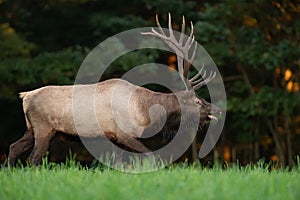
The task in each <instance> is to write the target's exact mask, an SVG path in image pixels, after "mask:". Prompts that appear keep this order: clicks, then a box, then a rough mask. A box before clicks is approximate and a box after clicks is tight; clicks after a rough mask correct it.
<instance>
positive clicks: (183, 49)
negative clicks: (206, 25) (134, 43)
mask: <svg viewBox="0 0 300 200" xmlns="http://www.w3.org/2000/svg"><path fill="white" fill-rule="evenodd" d="M156 24H157V26H158V29H159V32H160V33H159V32H157V31H156V30H154V28H152V29H151V31H152V32H143V33H142V34H143V35H152V36H155V37H157V38H160V39H161V40H162V41H164V42H165V43H166V44H167V45H168V46H169V47H170V48H171V49H173V50H174V51H175V53H176V56H177V65H178V72H179V75H180V77H181V79H182V80H183V82H184V84H185V86H186V89H188V88H189V86H192V87H193V89H194V90H197V89H199V88H200V87H202V86H203V85H206V84H207V83H209V82H210V81H211V80H212V79H213V78H214V77H215V75H216V73H215V72H214V73H213V72H211V73H210V75H209V76H208V77H206V78H204V77H205V76H206V71H204V75H203V76H202V78H200V79H199V80H196V79H198V78H199V76H200V75H201V72H202V70H203V68H204V65H203V66H202V68H201V70H200V71H199V72H198V73H197V74H196V75H195V76H194V77H193V78H191V79H190V80H188V81H187V77H188V72H189V68H190V65H191V63H192V62H193V60H194V58H195V55H196V51H197V42H195V36H194V26H193V23H192V22H191V32H190V35H189V37H188V38H187V39H186V41H185V42H184V35H185V18H184V16H182V25H181V34H180V37H179V40H177V39H176V37H175V36H174V32H173V29H172V24H171V14H170V13H169V21H168V27H169V36H167V35H166V33H165V32H164V31H163V28H162V27H161V25H160V23H159V20H158V15H156ZM192 47H193V51H192V55H191V56H189V51H190V50H191V48H192Z"/></svg>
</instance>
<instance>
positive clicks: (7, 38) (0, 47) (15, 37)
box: [0, 23, 34, 59]
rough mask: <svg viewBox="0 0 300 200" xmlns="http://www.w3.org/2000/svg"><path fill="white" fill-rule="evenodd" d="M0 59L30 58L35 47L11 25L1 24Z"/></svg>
mask: <svg viewBox="0 0 300 200" xmlns="http://www.w3.org/2000/svg"><path fill="white" fill-rule="evenodd" d="M0 41H1V42H0V52H1V53H0V59H5V58H11V57H15V56H23V57H28V56H29V55H30V51H31V50H33V49H34V45H33V44H32V43H30V42H27V41H26V40H24V39H23V38H22V37H21V36H20V35H19V34H17V33H16V32H15V30H14V29H13V28H12V27H11V26H9V24H7V23H5V24H0Z"/></svg>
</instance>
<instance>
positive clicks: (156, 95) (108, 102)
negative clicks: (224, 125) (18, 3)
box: [8, 15, 221, 165]
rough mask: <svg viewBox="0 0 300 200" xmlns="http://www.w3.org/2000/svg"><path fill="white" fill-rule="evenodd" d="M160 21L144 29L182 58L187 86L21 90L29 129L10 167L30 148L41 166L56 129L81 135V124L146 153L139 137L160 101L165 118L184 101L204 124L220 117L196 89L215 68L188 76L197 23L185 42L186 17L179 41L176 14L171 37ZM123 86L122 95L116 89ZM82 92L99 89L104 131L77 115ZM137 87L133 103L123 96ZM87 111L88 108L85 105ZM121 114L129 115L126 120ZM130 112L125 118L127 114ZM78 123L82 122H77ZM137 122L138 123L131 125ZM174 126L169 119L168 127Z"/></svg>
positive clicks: (88, 132)
mask: <svg viewBox="0 0 300 200" xmlns="http://www.w3.org/2000/svg"><path fill="white" fill-rule="evenodd" d="M156 23H157V26H158V30H159V32H160V33H159V32H157V31H155V30H154V29H152V31H151V32H146V33H142V34H145V35H151V36H154V37H157V38H159V39H161V40H162V41H164V42H165V43H166V44H167V45H168V46H169V47H170V48H171V49H173V50H174V51H175V53H176V56H177V65H178V72H179V75H180V77H181V80H182V81H183V83H184V85H185V86H186V89H185V90H182V91H178V92H177V93H176V94H175V93H160V92H154V91H152V90H149V89H146V88H144V87H140V86H137V85H134V84H132V83H130V82H128V81H125V80H122V79H116V78H114V79H109V80H106V81H102V82H99V83H95V84H86V85H67V86H45V87H42V88H39V89H36V90H32V91H28V92H21V93H20V98H21V99H22V101H23V111H24V115H25V120H26V126H27V130H26V132H25V134H24V136H23V137H22V138H21V139H19V140H18V141H16V142H15V143H13V144H11V145H10V149H9V156H8V161H9V164H10V165H14V163H15V161H16V159H17V158H18V156H19V155H20V154H21V153H23V152H25V151H29V150H32V151H31V154H30V156H29V162H30V163H31V164H34V165H35V164H40V163H41V160H42V157H43V156H44V155H45V154H46V152H47V150H48V148H49V144H50V142H51V139H52V138H53V137H54V135H55V134H56V132H58V131H60V132H63V133H65V134H67V135H73V136H77V135H78V134H79V133H78V126H80V127H79V129H80V130H81V131H80V132H81V134H82V135H83V136H84V137H87V138H93V137H97V136H105V137H107V138H109V139H110V140H113V141H115V142H117V143H120V144H123V145H125V146H127V147H129V148H132V149H134V150H136V151H138V152H141V153H145V152H150V150H149V149H148V148H147V147H146V146H145V145H144V144H142V143H141V142H140V141H139V140H138V138H139V137H141V135H143V133H144V132H145V131H146V130H149V128H150V130H151V126H153V125H154V124H156V123H157V122H159V121H160V120H161V119H162V116H160V115H159V114H158V115H155V114H154V115H151V114H150V112H149V110H150V109H151V107H152V106H153V105H157V104H159V105H161V106H163V107H164V109H165V117H166V118H170V117H171V118H172V117H173V118H172V119H174V115H175V116H178V115H180V113H181V108H180V102H179V100H178V97H180V98H181V102H183V104H184V105H185V106H187V107H189V106H191V107H192V108H196V109H194V110H192V111H191V112H197V113H199V114H200V115H199V116H200V120H199V121H200V123H201V124H203V123H205V122H207V121H210V120H214V119H217V117H216V116H217V115H219V114H220V112H221V110H220V109H219V108H218V107H216V106H214V105H212V104H210V103H208V102H206V101H205V100H204V99H203V98H200V97H198V96H197V95H196V93H195V91H196V90H198V89H199V88H201V87H202V86H204V85H206V84H208V83H209V82H210V81H211V80H212V79H213V78H214V77H215V76H216V73H215V72H211V73H210V75H208V76H202V77H200V75H201V74H200V73H201V71H202V70H203V68H204V66H202V69H201V70H200V71H199V72H198V73H197V74H196V75H195V76H194V77H192V78H191V79H188V76H187V75H188V71H189V67H190V65H191V64H190V63H192V61H193V59H194V57H195V54H196V50H197V44H196V43H195V41H194V35H193V31H194V30H193V24H192V22H191V33H190V36H189V37H188V38H187V39H186V40H185V39H184V37H183V35H184V34H185V20H184V17H183V21H182V30H181V37H180V38H179V40H177V39H176V38H175V36H174V33H173V29H172V25H171V16H170V15H169V21H168V23H169V34H168V35H167V34H166V33H165V32H164V31H163V29H162V27H161V25H160V23H159V21H158V17H157V16H156ZM192 49H193V51H192V56H189V55H190V54H189V51H190V50H192ZM116 88H119V89H118V91H119V92H118V93H114V90H115V89H116ZM75 90H76V91H79V92H82V94H84V93H85V92H86V91H89V90H93V91H94V92H95V96H94V98H95V102H94V103H95V104H94V106H95V115H96V116H97V123H98V124H99V125H100V127H101V130H102V131H97V130H96V129H94V128H93V127H92V126H93V124H92V125H91V122H90V119H89V118H88V117H86V115H85V114H84V113H82V114H80V115H79V116H75V115H74V112H73V107H72V103H73V100H74V99H73V92H74V91H75ZM131 91H132V95H131V97H130V100H129V101H128V102H125V100H124V99H123V97H124V95H126V94H127V93H129V92H131ZM112 98H114V99H115V101H117V104H116V105H114V107H113V105H112ZM86 100H87V99H86V96H84V95H82V96H80V97H79V101H81V102H85V101H86ZM126 103H128V109H125V108H124V106H123V105H124V104H126ZM82 105H83V107H82V110H83V111H84V110H85V109H88V108H85V107H84V104H82ZM114 112H117V113H118V115H120V116H121V118H120V119H119V121H120V120H121V123H122V124H123V125H125V126H127V127H126V130H127V132H125V131H124V129H123V128H120V126H119V122H118V123H117V120H116V119H115V116H116V115H115V113H114ZM122 116H124V117H123V118H122ZM125 116H126V117H125ZM75 118H76V121H77V122H79V123H78V124H79V125H78V124H75ZM175 119H177V121H174V120H173V122H172V123H180V116H179V117H175ZM132 123H135V124H136V126H132ZM167 126H169V124H168V123H166V124H165V125H164V127H167Z"/></svg>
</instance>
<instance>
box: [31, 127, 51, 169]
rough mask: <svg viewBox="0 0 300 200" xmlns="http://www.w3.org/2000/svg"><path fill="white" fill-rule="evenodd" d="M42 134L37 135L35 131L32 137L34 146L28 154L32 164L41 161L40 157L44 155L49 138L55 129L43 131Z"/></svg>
mask: <svg viewBox="0 0 300 200" xmlns="http://www.w3.org/2000/svg"><path fill="white" fill-rule="evenodd" d="M45 133H46V134H44V135H42V136H41V135H39V134H38V132H37V133H35V137H34V147H33V150H32V152H31V154H30V156H29V162H30V163H31V164H32V165H39V164H41V162H42V158H43V157H44V156H45V155H46V152H47V150H48V148H49V146H50V142H51V139H52V138H53V136H54V135H55V131H53V130H52V131H48V132H45Z"/></svg>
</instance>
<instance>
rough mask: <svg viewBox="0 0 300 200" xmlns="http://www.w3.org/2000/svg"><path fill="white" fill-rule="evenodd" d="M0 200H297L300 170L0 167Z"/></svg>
mask: <svg viewBox="0 0 300 200" xmlns="http://www.w3.org/2000/svg"><path fill="white" fill-rule="evenodd" d="M0 199H1V200H2V199H71V200H75V199H130V200H135V199H272V200H275V199H284V200H286V199H300V168H299V167H298V168H294V169H293V170H291V171H283V170H272V171H269V170H267V169H266V167H265V166H263V164H261V165H252V166H248V167H244V168H239V167H234V166H233V167H228V169H221V168H219V167H216V168H213V169H206V168H202V167H197V166H189V167H188V166H185V165H180V166H172V167H169V168H167V169H161V170H158V171H155V172H149V173H142V174H132V173H123V172H120V171H116V170H111V169H108V168H105V169H103V168H101V167H95V168H93V169H87V168H84V167H81V166H80V165H78V164H75V163H72V162H71V164H70V163H69V164H68V165H53V164H44V165H43V166H41V167H17V168H7V167H1V169H0Z"/></svg>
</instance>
